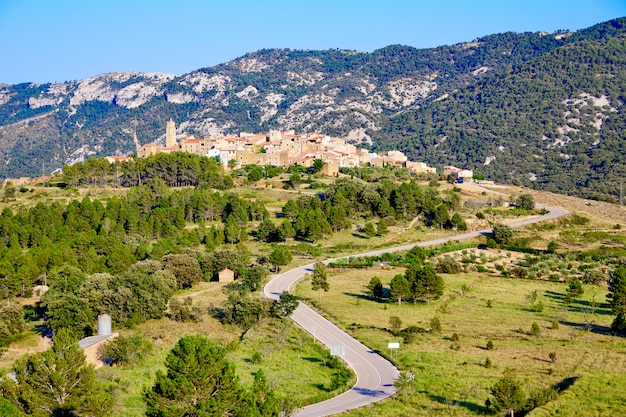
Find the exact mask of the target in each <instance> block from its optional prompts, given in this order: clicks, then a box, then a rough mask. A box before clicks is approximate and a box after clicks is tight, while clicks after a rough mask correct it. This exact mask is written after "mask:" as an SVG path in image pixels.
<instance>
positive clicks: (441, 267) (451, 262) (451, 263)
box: [436, 256, 461, 274]
mask: <svg viewBox="0 0 626 417" xmlns="http://www.w3.org/2000/svg"><path fill="white" fill-rule="evenodd" d="M436 270H437V272H439V273H442V274H458V273H459V272H461V264H459V263H458V262H457V261H456V260H455V259H454V258H452V257H450V256H444V257H443V258H441V259H439V262H438V263H437V268H436Z"/></svg>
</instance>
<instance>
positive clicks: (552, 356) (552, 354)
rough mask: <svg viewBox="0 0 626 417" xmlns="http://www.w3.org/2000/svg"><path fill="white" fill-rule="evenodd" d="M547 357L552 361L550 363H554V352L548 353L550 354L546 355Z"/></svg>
mask: <svg viewBox="0 0 626 417" xmlns="http://www.w3.org/2000/svg"><path fill="white" fill-rule="evenodd" d="M548 357H549V358H550V360H551V361H552V363H554V362H556V352H550V354H549V355H548Z"/></svg>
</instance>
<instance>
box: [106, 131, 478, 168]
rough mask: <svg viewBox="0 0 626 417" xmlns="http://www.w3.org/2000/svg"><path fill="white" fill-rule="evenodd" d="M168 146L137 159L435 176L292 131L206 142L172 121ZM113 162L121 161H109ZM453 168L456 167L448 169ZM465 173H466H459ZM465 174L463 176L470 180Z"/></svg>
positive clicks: (394, 155) (402, 159) (395, 159)
mask: <svg viewBox="0 0 626 417" xmlns="http://www.w3.org/2000/svg"><path fill="white" fill-rule="evenodd" d="M165 132H166V133H165V146H161V145H157V144H156V143H148V144H146V145H143V146H141V147H140V148H139V149H138V150H137V156H138V157H140V158H146V157H148V156H150V155H155V154H158V153H168V152H176V151H179V152H180V151H182V152H189V153H193V154H197V155H202V156H209V157H215V158H217V159H218V160H219V161H220V163H221V165H222V166H224V167H226V168H240V167H242V166H245V165H252V164H254V165H274V166H282V167H289V166H291V165H301V166H304V167H307V168H308V167H311V166H312V165H313V161H314V160H316V159H320V160H322V161H324V167H323V169H322V172H321V173H322V174H324V175H329V176H335V175H337V173H338V172H339V168H343V167H358V166H365V165H370V166H377V167H383V166H386V165H392V166H398V167H405V168H408V169H409V170H411V171H413V172H414V173H436V172H437V170H436V169H435V168H432V167H429V166H428V165H426V164H425V163H423V162H413V161H409V160H408V158H407V157H406V156H405V155H404V153H402V152H400V151H387V152H379V153H370V152H369V151H368V150H367V149H364V148H358V147H356V146H354V145H351V144H349V143H347V142H346V141H345V140H343V139H340V138H334V137H330V136H326V135H319V134H316V133H311V134H296V133H295V132H294V131H293V130H287V131H284V132H280V131H278V130H270V131H269V133H256V134H252V133H240V135H239V136H234V137H232V136H208V137H205V138H204V139H197V138H194V137H188V136H182V137H181V138H180V140H178V137H177V135H176V124H175V123H174V121H172V120H170V121H169V122H167V126H166V130H165ZM110 158H111V161H113V160H121V157H110ZM447 168H454V167H446V169H447ZM459 171H466V170H459ZM469 172H470V174H467V172H465V173H464V174H461V176H462V175H465V176H469V177H471V171H469Z"/></svg>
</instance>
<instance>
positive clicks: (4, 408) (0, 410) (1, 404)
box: [0, 398, 26, 417]
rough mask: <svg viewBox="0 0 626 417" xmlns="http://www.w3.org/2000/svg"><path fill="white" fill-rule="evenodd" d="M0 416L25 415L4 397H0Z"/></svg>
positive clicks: (23, 416)
mask: <svg viewBox="0 0 626 417" xmlns="http://www.w3.org/2000/svg"><path fill="white" fill-rule="evenodd" d="M0 416H3V417H26V415H25V414H24V413H22V412H21V411H20V410H19V408H17V407H16V406H15V405H13V404H12V403H11V401H9V400H7V399H6V398H0Z"/></svg>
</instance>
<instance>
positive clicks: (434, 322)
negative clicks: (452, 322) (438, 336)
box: [430, 317, 441, 333]
mask: <svg viewBox="0 0 626 417" xmlns="http://www.w3.org/2000/svg"><path fill="white" fill-rule="evenodd" d="M430 331H431V332H433V333H441V322H440V321H439V318H438V317H433V318H432V319H431V320H430Z"/></svg>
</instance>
